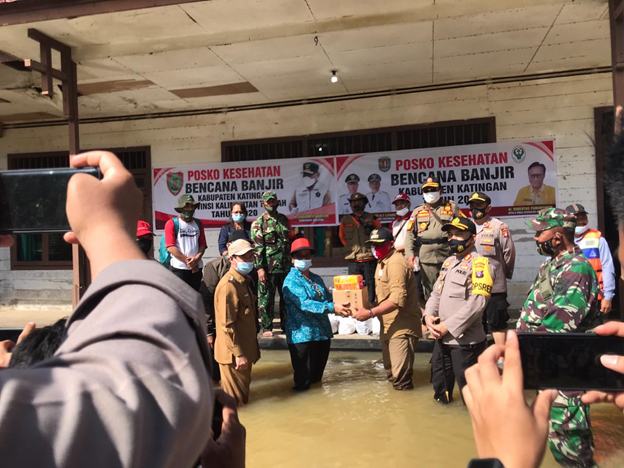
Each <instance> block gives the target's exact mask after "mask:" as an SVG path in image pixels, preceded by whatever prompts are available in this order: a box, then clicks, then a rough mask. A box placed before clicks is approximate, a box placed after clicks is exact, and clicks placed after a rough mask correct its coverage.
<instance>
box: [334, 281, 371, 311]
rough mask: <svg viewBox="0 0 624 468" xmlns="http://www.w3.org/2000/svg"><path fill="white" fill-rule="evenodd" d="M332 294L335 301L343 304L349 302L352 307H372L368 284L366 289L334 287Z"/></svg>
mask: <svg viewBox="0 0 624 468" xmlns="http://www.w3.org/2000/svg"><path fill="white" fill-rule="evenodd" d="M332 295H333V299H334V302H339V303H341V304H344V303H345V302H349V303H350V304H351V309H356V308H358V307H364V308H365V309H368V308H369V307H370V304H369V303H368V288H367V287H366V286H365V287H364V289H344V290H341V291H340V290H337V289H334V291H333V293H332Z"/></svg>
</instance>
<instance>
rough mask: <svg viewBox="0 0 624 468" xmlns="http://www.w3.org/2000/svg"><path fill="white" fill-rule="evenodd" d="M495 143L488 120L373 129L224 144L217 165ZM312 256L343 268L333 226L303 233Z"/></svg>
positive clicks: (321, 262) (319, 262) (492, 123)
mask: <svg viewBox="0 0 624 468" xmlns="http://www.w3.org/2000/svg"><path fill="white" fill-rule="evenodd" d="M495 141H496V123H495V119H494V117H488V118H483V119H471V120H461V121H450V122H437V123H432V124H423V125H410V126H405V127H390V128H376V129H369V130H358V131H353V132H339V133H329V134H322V135H305V136H299V137H287V138H275V139H266V140H247V141H226V142H223V143H222V146H221V149H222V151H221V161H223V162H233V161H254V160H258V159H286V158H307V157H311V156H312V155H318V156H337V155H341V154H355V153H374V152H379V151H396V150H407V149H420V148H434V147H440V146H457V145H472V144H478V143H493V142H495ZM303 235H304V236H305V237H307V238H308V239H309V240H310V242H311V243H312V245H314V246H315V249H316V251H317V257H325V258H317V259H316V260H315V263H314V264H315V265H316V266H318V267H324V266H339V265H342V264H343V261H342V259H343V258H344V249H343V247H342V244H341V242H340V239H339V238H338V228H337V227H327V228H322V227H317V228H312V227H310V228H303Z"/></svg>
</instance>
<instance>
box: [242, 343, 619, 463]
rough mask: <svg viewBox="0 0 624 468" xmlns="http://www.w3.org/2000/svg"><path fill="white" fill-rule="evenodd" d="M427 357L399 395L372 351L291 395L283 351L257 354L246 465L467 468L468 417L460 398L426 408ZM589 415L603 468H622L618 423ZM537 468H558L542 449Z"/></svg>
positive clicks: (332, 366)
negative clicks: (410, 385) (259, 356)
mask: <svg viewBox="0 0 624 468" xmlns="http://www.w3.org/2000/svg"><path fill="white" fill-rule="evenodd" d="M429 357H430V356H429V354H423V353H421V354H417V355H416V362H415V364H414V385H415V387H416V388H415V389H414V390H412V391H408V392H397V391H395V390H393V389H392V386H391V385H390V384H389V383H388V382H387V381H386V380H385V378H384V371H383V366H382V364H381V354H380V353H379V352H347V351H332V353H331V354H330V359H329V362H328V365H327V369H326V371H325V376H324V378H323V382H322V383H321V384H319V385H317V386H316V387H313V388H312V389H310V390H309V391H307V392H303V393H294V392H292V391H291V390H290V388H291V387H292V385H293V382H292V368H291V365H290V357H289V354H288V352H287V351H263V352H262V359H261V360H260V362H259V363H258V364H257V365H256V366H255V367H254V370H253V377H252V379H253V381H252V390H251V401H250V404H249V405H248V406H246V407H244V408H242V409H241V411H240V419H241V421H242V422H243V424H244V425H245V426H246V428H247V466H248V467H250V468H265V467H267V468H268V467H272V468H278V467H289V468H291V467H349V468H354V467H363V468H366V467H379V466H380V465H381V466H384V465H385V466H387V467H388V468H389V467H393V468H394V467H404V466H405V467H408V466H410V467H466V466H467V465H468V462H469V460H470V459H471V458H473V457H475V456H476V455H477V454H476V450H475V447H474V442H473V438H472V428H471V424H470V416H469V415H468V411H467V410H466V409H465V407H464V406H463V404H462V403H461V399H460V398H459V393H458V390H457V389H456V390H455V398H456V401H455V402H454V403H453V404H451V405H449V406H441V405H439V404H438V403H436V402H435V401H434V400H433V398H432V395H433V392H432V389H431V384H430V383H429V373H430V371H429ZM591 416H592V423H593V427H594V437H595V439H596V459H597V461H598V462H599V464H600V466H601V467H603V468H607V467H624V431H623V429H624V415H622V413H621V412H620V411H618V410H617V408H615V406H613V405H597V406H594V407H593V408H592V413H591ZM542 466H543V467H557V466H559V465H557V464H556V463H555V461H554V459H553V458H552V455H551V454H550V452H548V450H547V453H546V456H545V458H544V462H543V464H542Z"/></svg>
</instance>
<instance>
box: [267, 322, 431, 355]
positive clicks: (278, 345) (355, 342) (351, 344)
mask: <svg viewBox="0 0 624 468" xmlns="http://www.w3.org/2000/svg"><path fill="white" fill-rule="evenodd" d="M258 343H259V344H260V349H288V343H286V335H285V333H283V332H282V331H281V330H278V329H276V328H274V329H273V338H266V337H263V336H262V335H258ZM433 343H434V341H433V340H428V339H420V340H418V347H417V351H418V352H423V353H430V352H431V351H433ZM331 349H334V350H340V351H381V341H380V340H379V335H359V334H357V333H353V334H351V335H334V337H333V338H332V340H331Z"/></svg>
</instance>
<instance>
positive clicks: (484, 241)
mask: <svg viewBox="0 0 624 468" xmlns="http://www.w3.org/2000/svg"><path fill="white" fill-rule="evenodd" d="M481 243H482V244H493V243H494V239H492V238H491V237H483V238H481Z"/></svg>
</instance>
